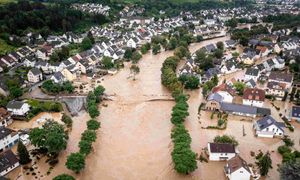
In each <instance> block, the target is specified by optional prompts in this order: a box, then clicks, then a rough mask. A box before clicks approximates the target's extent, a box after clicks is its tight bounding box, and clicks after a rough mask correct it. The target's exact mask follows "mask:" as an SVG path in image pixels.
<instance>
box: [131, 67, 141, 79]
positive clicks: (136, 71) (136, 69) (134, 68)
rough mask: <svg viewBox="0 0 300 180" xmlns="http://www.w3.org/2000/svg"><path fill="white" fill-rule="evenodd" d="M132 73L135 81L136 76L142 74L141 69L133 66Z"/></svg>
mask: <svg viewBox="0 0 300 180" xmlns="http://www.w3.org/2000/svg"><path fill="white" fill-rule="evenodd" d="M130 72H131V73H132V74H133V80H135V76H136V75H137V74H138V73H139V72H140V68H139V67H138V66H137V65H134V64H133V65H131V66H130Z"/></svg>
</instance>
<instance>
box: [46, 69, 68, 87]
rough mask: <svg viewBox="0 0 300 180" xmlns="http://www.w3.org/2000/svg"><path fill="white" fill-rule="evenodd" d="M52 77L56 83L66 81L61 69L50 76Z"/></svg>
mask: <svg viewBox="0 0 300 180" xmlns="http://www.w3.org/2000/svg"><path fill="white" fill-rule="evenodd" d="M50 79H51V80H52V81H53V82H54V83H59V84H62V83H63V82H65V81H66V78H65V76H64V75H63V74H62V73H61V72H60V71H58V72H56V73H54V74H53V75H52V76H51V77H50Z"/></svg>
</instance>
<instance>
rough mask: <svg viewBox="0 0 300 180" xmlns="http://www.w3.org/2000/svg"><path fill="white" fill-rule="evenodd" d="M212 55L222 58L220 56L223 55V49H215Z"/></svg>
mask: <svg viewBox="0 0 300 180" xmlns="http://www.w3.org/2000/svg"><path fill="white" fill-rule="evenodd" d="M214 56H215V57H216V58H218V59H220V58H222V57H223V50H221V49H217V50H215V52H214Z"/></svg>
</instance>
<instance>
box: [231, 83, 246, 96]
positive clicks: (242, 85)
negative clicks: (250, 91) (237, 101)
mask: <svg viewBox="0 0 300 180" xmlns="http://www.w3.org/2000/svg"><path fill="white" fill-rule="evenodd" d="M233 87H234V88H235V90H236V91H237V92H238V94H239V95H243V93H244V89H245V88H246V84H245V83H242V82H235V83H233Z"/></svg>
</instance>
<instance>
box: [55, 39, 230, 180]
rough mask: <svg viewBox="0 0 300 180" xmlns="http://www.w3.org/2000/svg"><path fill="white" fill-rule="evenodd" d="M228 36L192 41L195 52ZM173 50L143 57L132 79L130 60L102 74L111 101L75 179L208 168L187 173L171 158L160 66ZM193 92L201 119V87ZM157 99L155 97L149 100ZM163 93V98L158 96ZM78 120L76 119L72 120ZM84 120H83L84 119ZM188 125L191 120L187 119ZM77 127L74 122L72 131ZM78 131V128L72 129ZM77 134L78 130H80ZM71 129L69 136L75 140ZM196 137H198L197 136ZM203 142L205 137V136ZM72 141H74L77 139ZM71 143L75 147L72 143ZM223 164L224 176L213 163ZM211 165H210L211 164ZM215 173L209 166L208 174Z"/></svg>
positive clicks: (162, 175) (171, 175) (164, 175)
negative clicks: (197, 41) (121, 67)
mask: <svg viewBox="0 0 300 180" xmlns="http://www.w3.org/2000/svg"><path fill="white" fill-rule="evenodd" d="M227 39H229V37H223V38H218V39H214V40H208V41H204V42H202V43H197V44H192V45H191V46H190V50H191V52H194V51H196V50H198V49H199V48H201V47H203V46H204V45H207V44H209V43H216V42H218V41H224V40H227ZM172 55H173V52H172V51H167V52H162V53H160V54H158V55H152V54H150V53H149V54H146V55H145V56H143V58H142V60H141V61H140V62H139V67H140V73H139V74H138V75H137V76H136V80H135V81H134V80H133V79H132V78H129V77H130V70H129V65H126V67H125V68H124V69H122V70H121V71H120V72H118V73H117V74H116V75H114V76H106V77H104V81H103V82H102V84H103V86H104V87H105V88H106V93H107V94H111V95H113V96H112V99H113V100H112V101H106V102H105V103H106V104H107V107H101V115H100V117H99V120H100V121H101V129H100V130H99V132H98V138H97V141H96V142H95V143H94V152H93V153H91V154H90V155H89V156H88V157H87V161H86V168H85V169H84V171H82V172H81V173H80V174H79V175H76V177H77V179H88V180H93V179H95V180H96V179H105V180H109V179H139V180H140V179H149V180H150V179H202V177H201V176H200V174H201V173H203V171H206V170H208V169H210V168H208V167H206V168H199V169H198V170H196V171H195V172H194V173H193V174H191V175H188V176H181V175H178V174H177V173H176V172H175V171H174V170H173V164H172V159H171V155H170V154H171V151H172V143H171V138H170V132H171V129H172V127H173V126H172V124H171V122H170V114H171V109H172V107H173V105H174V102H173V101H165V100H163V99H169V98H171V95H170V92H169V91H168V90H167V89H166V88H165V87H163V86H162V85H161V81H160V75H161V72H160V69H161V66H162V63H163V61H164V60H165V59H166V58H167V57H169V56H172ZM193 93H194V96H195V98H193V100H192V101H191V102H190V103H191V104H190V106H191V110H190V111H193V112H192V113H191V116H190V117H189V119H191V120H192V123H197V121H198V120H197V112H194V111H195V109H197V108H198V106H199V104H200V100H201V98H202V97H201V96H200V95H199V91H195V92H193ZM153 99H155V100H156V101H149V100H153ZM160 99H162V100H160ZM74 123H76V122H74ZM81 124H83V123H81ZM187 126H188V128H189V129H190V130H193V124H190V123H187ZM74 130H76V129H75V128H73V131H74ZM74 134H75V135H76V134H77V133H74ZM191 135H192V138H193V145H192V146H193V149H194V147H195V148H197V149H195V152H199V150H201V148H200V149H199V147H200V146H199V147H198V145H199V143H200V142H201V138H205V137H198V138H195V139H194V137H193V136H196V135H199V134H198V133H196V131H195V133H194V132H191ZM76 138H78V136H76ZM72 139H73V137H72V134H71V136H70V140H71V141H72V142H75V141H74V140H72ZM194 141H199V142H195V143H194ZM202 142H203V143H200V144H201V147H202V148H203V147H204V145H205V143H206V142H207V141H206V140H205V141H202ZM68 146H74V145H73V144H71V145H70V143H69V145H68ZM68 149H71V148H68ZM215 165H216V166H218V167H219V168H220V172H219V174H220V176H219V177H222V176H223V175H222V166H223V164H220V163H219V164H218V163H215V164H213V165H211V164H210V166H214V167H215ZM210 171H211V169H210ZM62 172H67V173H70V174H72V175H75V174H73V173H72V172H70V171H68V170H67V169H66V168H65V167H63V166H60V167H59V168H55V169H54V170H53V172H52V173H51V176H55V175H57V174H60V173H62ZM210 174H215V173H213V171H211V172H206V175H207V177H209V175H210Z"/></svg>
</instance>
